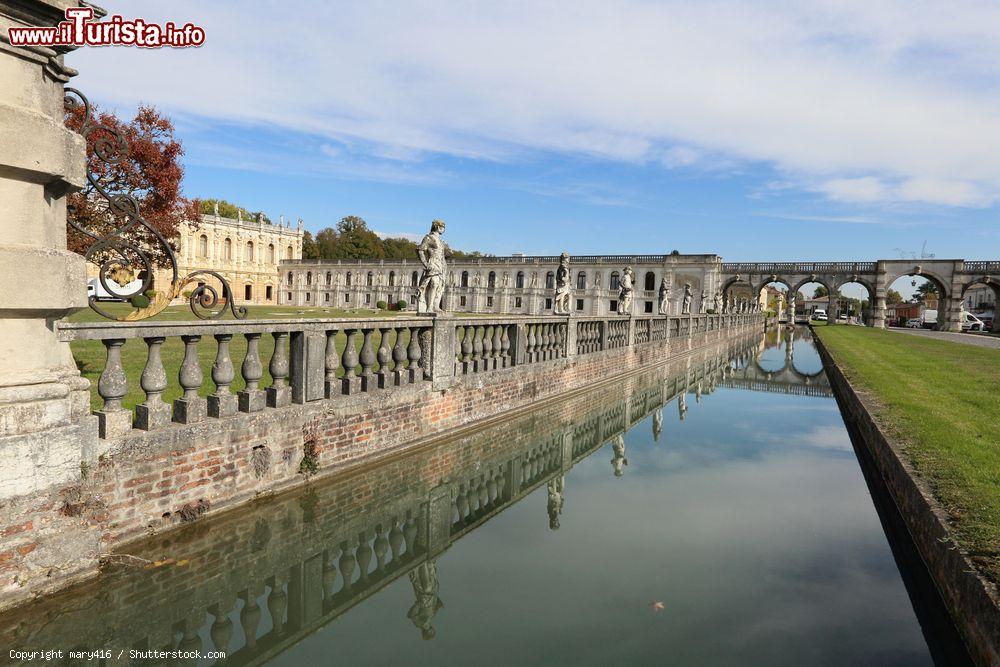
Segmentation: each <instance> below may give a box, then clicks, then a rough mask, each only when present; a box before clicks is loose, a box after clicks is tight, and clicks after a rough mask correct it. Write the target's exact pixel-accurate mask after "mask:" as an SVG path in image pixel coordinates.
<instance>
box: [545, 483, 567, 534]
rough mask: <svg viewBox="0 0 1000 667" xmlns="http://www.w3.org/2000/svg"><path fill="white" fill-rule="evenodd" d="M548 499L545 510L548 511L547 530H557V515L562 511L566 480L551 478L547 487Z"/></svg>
mask: <svg viewBox="0 0 1000 667" xmlns="http://www.w3.org/2000/svg"><path fill="white" fill-rule="evenodd" d="M547 490H548V493H549V499H548V503H547V508H548V511H549V528H551V529H552V530H559V515H560V514H562V511H563V502H564V500H565V499H564V496H563V492H564V491H565V490H566V478H565V477H563V476H562V475H560V476H559V477H553V478H552V479H550V480H549V483H548V487H547Z"/></svg>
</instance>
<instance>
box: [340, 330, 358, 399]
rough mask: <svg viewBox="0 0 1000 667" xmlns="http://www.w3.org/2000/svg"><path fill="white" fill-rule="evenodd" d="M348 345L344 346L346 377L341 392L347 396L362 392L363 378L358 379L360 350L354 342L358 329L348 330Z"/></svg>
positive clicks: (343, 363)
mask: <svg viewBox="0 0 1000 667" xmlns="http://www.w3.org/2000/svg"><path fill="white" fill-rule="evenodd" d="M346 332H347V344H346V345H345V346H344V354H343V355H342V357H341V362H342V365H343V367H344V377H342V378H341V380H340V382H341V391H342V392H343V393H345V394H347V395H351V394H356V393H358V392H359V391H361V378H360V377H358V374H357V368H358V348H357V347H356V343H355V342H354V335H355V334H356V333H357V332H358V330H357V329H346Z"/></svg>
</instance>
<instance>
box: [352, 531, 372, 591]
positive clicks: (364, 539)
mask: <svg viewBox="0 0 1000 667" xmlns="http://www.w3.org/2000/svg"><path fill="white" fill-rule="evenodd" d="M356 556H357V561H358V570H359V572H360V574H361V576H360V578H359V579H358V583H359V584H367V583H368V569H369V566H370V565H371V562H372V548H371V546H369V545H368V535H367V533H365V531H361V533H359V534H358V550H357V552H356Z"/></svg>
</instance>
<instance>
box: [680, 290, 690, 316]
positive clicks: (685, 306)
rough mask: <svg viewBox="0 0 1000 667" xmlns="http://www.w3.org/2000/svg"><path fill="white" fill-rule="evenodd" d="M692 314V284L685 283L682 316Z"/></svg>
mask: <svg viewBox="0 0 1000 667" xmlns="http://www.w3.org/2000/svg"><path fill="white" fill-rule="evenodd" d="M690 314H691V283H684V299H683V301H681V315H690Z"/></svg>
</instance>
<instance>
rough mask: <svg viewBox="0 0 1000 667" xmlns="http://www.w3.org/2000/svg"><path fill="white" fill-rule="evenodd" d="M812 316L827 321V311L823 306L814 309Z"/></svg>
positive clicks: (820, 320)
mask: <svg viewBox="0 0 1000 667" xmlns="http://www.w3.org/2000/svg"><path fill="white" fill-rule="evenodd" d="M812 318H813V319H814V320H817V321H819V322H826V311H825V310H823V309H822V308H817V309H816V310H814V311H813V314H812Z"/></svg>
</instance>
